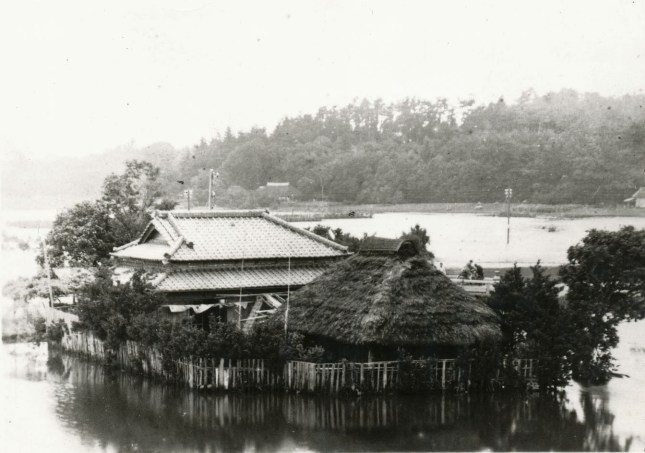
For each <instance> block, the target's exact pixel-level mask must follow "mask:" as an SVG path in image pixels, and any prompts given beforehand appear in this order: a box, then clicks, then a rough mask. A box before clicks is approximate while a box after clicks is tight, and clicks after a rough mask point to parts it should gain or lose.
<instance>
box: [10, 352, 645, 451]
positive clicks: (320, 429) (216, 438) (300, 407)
mask: <svg viewBox="0 0 645 453" xmlns="http://www.w3.org/2000/svg"><path fill="white" fill-rule="evenodd" d="M2 362H3V368H5V369H4V372H3V373H2V379H1V380H0V386H1V389H2V414H3V426H2V429H3V435H2V441H1V442H2V447H3V448H2V451H21V452H24V451H88V450H99V451H204V452H206V451H238V450H245V451H249V450H250V451H278V450H280V451H392V450H397V451H402V450H403V451H429V450H453V451H454V450H461V451H463V450H469V451H472V450H487V449H488V450H541V451H544V450H629V449H640V450H642V439H641V438H640V436H638V435H637V434H634V435H626V436H625V435H622V434H621V435H619V434H618V433H616V432H615V431H616V429H615V428H616V427H615V426H614V424H615V416H614V414H613V413H612V412H611V410H610V409H609V406H608V399H607V395H604V396H603V394H602V392H600V393H597V392H590V391H582V392H573V393H574V395H575V400H573V401H572V400H571V395H569V397H568V398H567V397H564V398H559V399H554V398H542V397H539V396H537V395H522V394H496V395H482V394H472V395H444V396H442V395H435V396H423V397H420V396H412V397H402V396H398V397H362V398H358V399H339V398H329V397H309V396H298V395H278V394H275V395H271V394H254V395H248V394H246V395H244V394H203V393H197V392H191V391H187V390H184V389H181V388H176V387H172V386H167V385H162V384H160V383H156V382H151V381H149V380H144V379H141V378H138V377H133V376H131V375H128V374H125V373H108V372H106V371H105V369H104V368H102V367H100V366H96V365H93V364H89V363H86V362H83V361H80V360H78V359H76V358H73V357H69V356H65V355H61V354H59V353H52V352H49V353H48V351H47V347H46V346H41V347H39V348H37V347H35V346H32V345H25V344H21V345H4V346H3V350H2Z"/></svg>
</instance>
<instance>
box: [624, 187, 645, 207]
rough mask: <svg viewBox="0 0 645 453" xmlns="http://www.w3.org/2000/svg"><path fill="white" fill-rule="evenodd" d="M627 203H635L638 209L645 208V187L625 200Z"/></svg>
mask: <svg viewBox="0 0 645 453" xmlns="http://www.w3.org/2000/svg"><path fill="white" fill-rule="evenodd" d="M625 202H626V203H631V202H633V203H634V205H635V206H636V207H637V208H645V187H641V188H640V189H638V190H637V191H636V193H634V195H632V196H631V197H629V198H627V199H626V200H625Z"/></svg>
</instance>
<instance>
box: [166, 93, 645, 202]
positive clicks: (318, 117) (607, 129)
mask: <svg viewBox="0 0 645 453" xmlns="http://www.w3.org/2000/svg"><path fill="white" fill-rule="evenodd" d="M644 104H645V96H643V95H633V96H623V97H619V98H617V97H603V96H600V95H598V94H589V93H585V94H580V93H577V92H575V91H573V90H563V91H560V92H555V93H548V94H546V95H543V96H538V95H536V93H535V92H534V91H532V90H529V91H526V92H525V93H524V94H523V95H522V96H521V97H520V98H519V99H518V100H517V101H516V102H514V103H507V102H506V101H505V100H504V99H499V101H497V102H494V103H491V104H489V105H481V106H476V105H475V104H474V102H472V101H469V102H461V103H460V104H459V105H458V106H455V105H451V104H449V103H448V102H447V101H446V100H445V99H438V100H435V101H428V100H421V99H405V100H402V101H399V102H394V103H389V104H386V103H384V102H383V101H381V100H375V101H369V100H362V101H360V102H359V101H356V102H354V103H352V104H349V105H347V106H344V107H322V108H320V109H319V110H318V112H317V113H315V114H313V115H309V114H306V115H300V116H296V117H292V118H285V119H283V120H282V121H281V122H280V123H279V124H278V125H277V126H276V128H275V129H274V130H273V131H272V132H267V130H266V129H260V128H254V129H251V130H250V131H246V132H241V133H238V134H233V133H232V132H231V131H230V130H227V131H226V133H225V134H223V135H222V136H217V137H216V138H213V139H212V140H210V141H206V140H202V141H201V142H200V143H199V144H197V145H195V146H194V147H193V148H191V149H189V150H186V151H185V152H184V155H183V156H182V157H181V159H180V162H179V165H177V166H176V167H175V168H173V169H167V168H164V169H163V173H164V178H165V179H166V182H167V184H168V185H167V187H168V188H169V190H170V191H171V192H173V193H174V194H175V195H177V196H179V195H180V194H181V191H182V190H183V189H185V188H187V187H191V188H192V189H193V190H194V195H193V196H194V199H195V201H196V202H198V203H202V204H203V203H205V202H206V200H207V197H208V172H209V169H211V168H212V169H215V170H216V171H217V172H218V174H219V178H218V179H217V181H216V187H215V197H216V202H217V203H218V204H219V205H228V206H235V207H250V206H254V205H262V204H265V205H266V202H267V200H266V199H265V198H263V193H262V191H258V190H257V189H258V188H259V187H261V186H263V185H265V184H266V183H267V182H270V181H281V182H289V183H290V186H291V187H292V190H293V192H294V196H296V197H297V198H299V199H302V200H314V199H316V200H320V199H324V200H331V201H337V202H351V203H400V202H410V203H415V202H477V201H481V202H495V201H501V200H503V193H504V188H506V187H512V188H513V190H514V198H515V199H516V200H519V201H524V200H526V201H528V202H533V203H585V204H587V203H590V204H599V203H617V202H620V201H622V200H623V199H624V198H626V197H628V196H629V195H631V194H632V193H633V192H634V191H635V190H636V189H637V188H638V187H639V186H641V185H645V175H644V174H643V159H644V158H645V110H644V109H643V105H644ZM175 181H180V182H181V183H182V184H177V183H176V182H175ZM184 183H185V184H184Z"/></svg>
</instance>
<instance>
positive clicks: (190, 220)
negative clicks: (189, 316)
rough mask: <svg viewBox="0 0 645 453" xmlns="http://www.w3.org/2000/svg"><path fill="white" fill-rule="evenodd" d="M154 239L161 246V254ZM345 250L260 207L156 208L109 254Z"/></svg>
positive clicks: (229, 255)
mask: <svg viewBox="0 0 645 453" xmlns="http://www.w3.org/2000/svg"><path fill="white" fill-rule="evenodd" d="M151 239H154V241H152V240H151ZM159 239H163V240H165V242H166V244H167V245H166V250H165V251H163V253H161V255H159V252H161V251H162V250H161V247H162V245H161V244H160V243H159ZM346 254H347V248H346V247H344V246H342V245H339V244H336V243H335V242H333V241H330V240H328V239H325V238H322V237H320V236H318V235H316V234H314V233H311V232H309V231H307V230H304V229H302V228H299V227H296V226H294V225H291V224H289V223H288V222H285V221H284V220H281V219H278V218H276V217H273V216H271V215H269V214H267V213H265V212H263V211H160V212H157V213H156V215H155V218H154V219H153V220H152V221H151V222H150V224H149V225H148V226H147V227H146V229H145V230H144V233H143V234H142V235H141V238H140V239H139V240H138V241H136V242H133V243H130V244H126V246H123V247H121V248H119V249H115V253H113V255H114V256H116V257H123V258H135V259H136V258H140V259H154V260H156V259H166V260H170V261H213V260H240V259H269V258H288V257H291V258H317V257H335V256H343V255H346Z"/></svg>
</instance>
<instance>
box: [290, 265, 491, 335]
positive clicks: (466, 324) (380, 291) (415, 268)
mask: <svg viewBox="0 0 645 453" xmlns="http://www.w3.org/2000/svg"><path fill="white" fill-rule="evenodd" d="M289 329H290V330H296V331H299V332H302V333H305V334H309V335H316V336H321V337H326V338H330V339H333V340H336V341H339V342H342V343H347V344H355V345H370V344H371V345H383V346H392V345H401V346H429V345H468V344H473V343H475V342H478V341H485V340H497V339H500V338H501V331H500V327H499V319H498V317H497V315H496V314H495V313H494V312H493V311H492V310H491V309H490V308H489V307H488V306H487V305H486V304H485V303H484V302H481V301H478V300H476V299H475V298H473V297H472V296H470V295H468V294H466V292H465V291H464V290H462V289H461V288H459V287H457V286H456V285H454V284H453V283H452V282H451V281H450V279H448V277H446V276H445V275H444V274H442V273H441V272H439V271H438V270H437V269H435V268H434V266H433V265H432V264H430V263H429V262H428V261H427V260H425V259H424V258H422V257H419V256H416V257H413V258H410V259H407V260H402V259H401V258H399V257H396V256H394V257H392V256H363V255H360V254H359V255H355V256H353V257H352V258H350V259H348V260H345V261H342V262H340V263H338V264H337V265H335V266H333V267H332V268H331V269H329V270H328V271H326V272H325V273H324V274H322V275H321V276H320V277H318V278H316V279H315V280H314V281H313V282H311V283H310V284H308V285H307V286H305V287H304V288H302V289H300V290H299V291H297V292H295V293H294V294H293V295H292V296H291V303H290V309H289Z"/></svg>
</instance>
